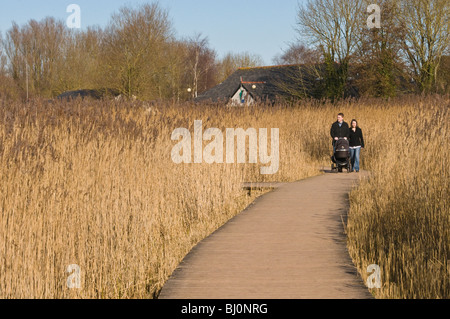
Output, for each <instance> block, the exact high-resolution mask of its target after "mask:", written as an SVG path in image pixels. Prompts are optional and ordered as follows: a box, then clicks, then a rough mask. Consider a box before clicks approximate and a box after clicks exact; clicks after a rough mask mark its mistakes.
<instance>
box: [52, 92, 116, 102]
mask: <svg viewBox="0 0 450 319" xmlns="http://www.w3.org/2000/svg"><path fill="white" fill-rule="evenodd" d="M119 95H120V93H119V92H117V91H116V90H113V89H101V90H78V91H67V92H64V93H62V94H60V95H58V97H57V98H58V99H59V100H70V99H76V98H82V99H84V98H91V99H94V100H101V99H103V98H110V97H117V96H119Z"/></svg>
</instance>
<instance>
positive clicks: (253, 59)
mask: <svg viewBox="0 0 450 319" xmlns="http://www.w3.org/2000/svg"><path fill="white" fill-rule="evenodd" d="M262 65H264V61H263V59H262V58H261V56H260V55H257V54H251V53H249V52H242V53H231V52H230V53H228V54H227V55H225V57H224V58H223V59H222V61H221V62H220V64H219V82H223V81H224V80H226V79H227V78H228V77H229V76H230V75H231V74H233V73H234V72H235V71H236V70H237V69H239V68H252V67H258V66H262Z"/></svg>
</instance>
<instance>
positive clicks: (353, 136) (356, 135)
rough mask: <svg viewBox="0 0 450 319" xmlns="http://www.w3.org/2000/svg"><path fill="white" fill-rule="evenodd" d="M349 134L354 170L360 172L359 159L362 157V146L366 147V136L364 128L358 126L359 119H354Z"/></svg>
mask: <svg viewBox="0 0 450 319" xmlns="http://www.w3.org/2000/svg"><path fill="white" fill-rule="evenodd" d="M349 136H350V156H351V162H352V172H354V171H356V172H357V173H359V160H360V157H361V148H364V138H363V133H362V130H361V129H360V128H359V126H358V121H357V120H352V124H351V125H350V134H349Z"/></svg>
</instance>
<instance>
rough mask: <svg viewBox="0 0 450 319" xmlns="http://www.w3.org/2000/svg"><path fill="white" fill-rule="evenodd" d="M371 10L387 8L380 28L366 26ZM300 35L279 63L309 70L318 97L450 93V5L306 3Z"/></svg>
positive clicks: (360, 0)
mask: <svg viewBox="0 0 450 319" xmlns="http://www.w3.org/2000/svg"><path fill="white" fill-rule="evenodd" d="M371 4H377V5H378V6H379V8H380V9H381V10H380V22H381V24H380V28H378V27H374V28H369V27H368V22H367V21H368V20H370V22H372V23H374V22H376V19H375V16H370V12H369V13H368V7H369V5H371ZM369 11H370V10H369ZM371 12H372V11H371ZM372 13H376V11H373V12H372ZM297 31H298V35H299V39H300V42H296V43H293V44H292V45H291V46H290V47H289V49H288V50H286V51H285V52H284V53H283V54H282V55H280V56H278V57H276V59H275V62H276V63H279V64H298V63H301V64H306V65H307V66H308V67H307V68H306V71H305V69H302V71H301V72H303V73H307V76H306V78H308V77H310V78H313V79H318V80H320V81H316V83H314V84H313V85H314V86H315V91H314V92H315V93H316V94H318V95H319V96H317V97H319V98H331V99H335V98H341V97H345V96H347V95H358V96H376V97H391V96H395V95H398V94H402V93H436V92H437V93H448V92H450V51H449V50H450V2H449V1H448V0H379V1H375V0H308V1H307V2H306V4H305V5H304V6H303V7H300V8H299V11H298V15H297ZM305 44H306V45H305ZM293 76H296V77H298V79H299V81H298V82H299V83H302V82H301V80H302V79H304V78H305V74H296V75H293ZM317 87H319V89H317ZM300 88H302V85H300ZM303 92H307V91H306V90H302V89H299V90H298V91H297V95H298V97H302V95H304V94H305V93H303ZM294 95H295V92H294Z"/></svg>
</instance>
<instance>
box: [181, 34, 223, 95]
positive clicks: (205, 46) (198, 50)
mask: <svg viewBox="0 0 450 319" xmlns="http://www.w3.org/2000/svg"><path fill="white" fill-rule="evenodd" d="M185 43H186V46H187V57H186V65H187V67H188V70H189V72H188V73H187V74H188V77H190V79H189V80H188V81H189V82H190V83H191V85H192V97H193V98H196V97H197V96H198V94H199V90H200V91H202V92H203V91H205V90H206V89H208V88H209V87H210V85H209V84H210V82H214V79H210V78H209V79H208V77H210V76H211V71H214V68H215V64H216V52H215V51H214V50H212V49H210V48H209V41H208V38H207V37H203V36H202V35H201V34H197V35H195V36H194V37H192V38H190V39H188V40H187V41H186V42H185ZM208 80H209V81H208ZM202 82H203V83H202Z"/></svg>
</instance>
